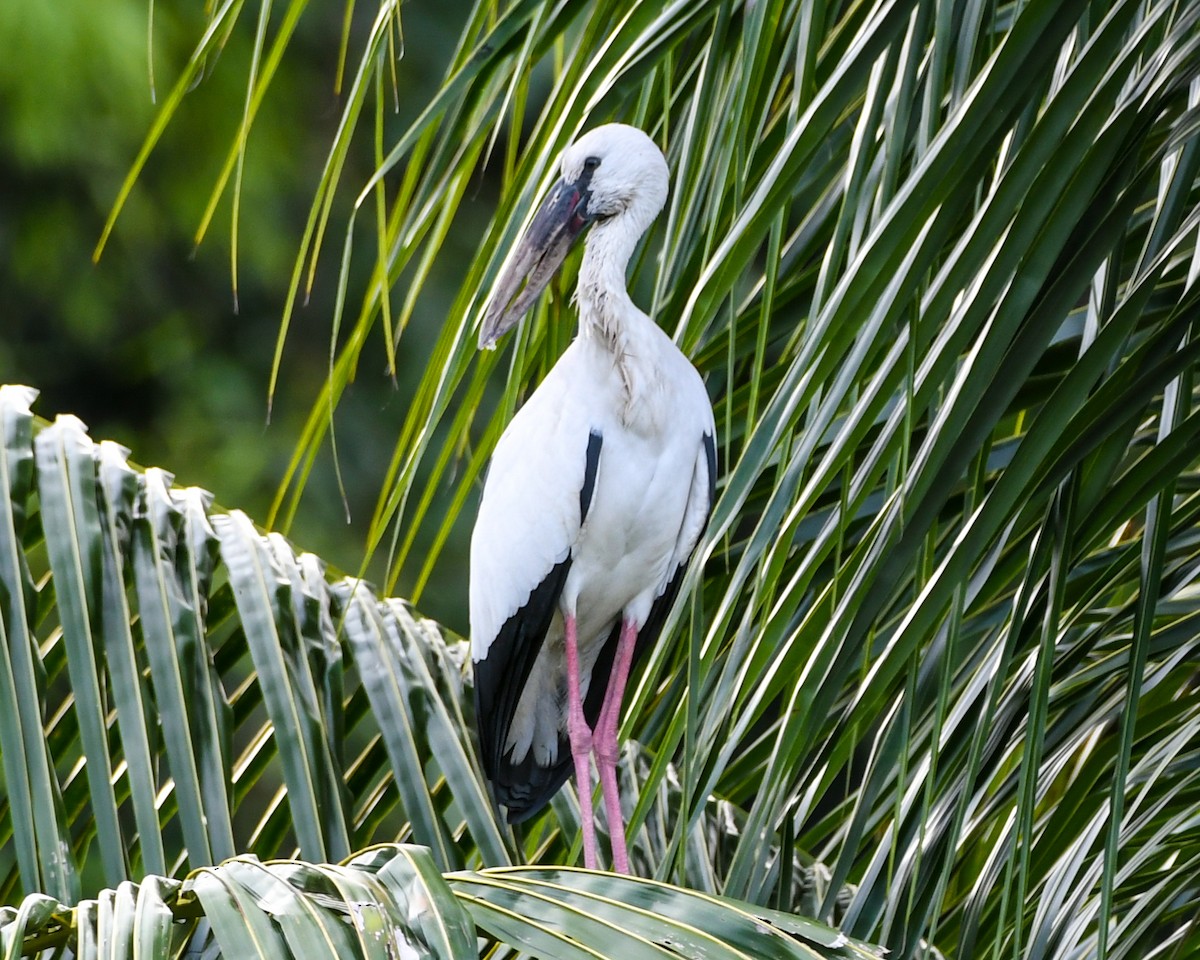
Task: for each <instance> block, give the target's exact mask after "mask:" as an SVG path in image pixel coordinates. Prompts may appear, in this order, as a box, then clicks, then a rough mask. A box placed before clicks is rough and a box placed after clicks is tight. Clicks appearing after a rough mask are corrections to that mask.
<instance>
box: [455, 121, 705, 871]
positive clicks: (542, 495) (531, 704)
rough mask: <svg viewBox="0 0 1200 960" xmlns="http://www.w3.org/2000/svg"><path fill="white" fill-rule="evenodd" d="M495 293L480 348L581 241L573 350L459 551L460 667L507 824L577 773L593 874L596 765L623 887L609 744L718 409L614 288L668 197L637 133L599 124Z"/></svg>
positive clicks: (683, 540)
mask: <svg viewBox="0 0 1200 960" xmlns="http://www.w3.org/2000/svg"><path fill="white" fill-rule="evenodd" d="M559 170H560V173H561V179H560V180H559V181H558V182H557V183H556V184H555V185H554V187H553V189H552V190H551V191H550V193H549V194H548V196H547V197H546V199H545V201H544V202H543V204H542V206H541V207H540V209H539V210H538V211H537V213H536V214H535V216H534V217H533V220H532V221H531V222H530V224H529V227H528V229H527V230H526V231H525V234H524V236H523V237H522V238H521V240H520V242H519V244H518V246H517V247H516V248H515V250H514V251H513V252H512V254H511V255H510V257H509V259H508V262H507V263H506V265H505V267H504V269H503V270H502V272H501V275H500V277H499V278H498V280H497V281H496V286H495V288H494V293H493V297H492V300H491V301H490V303H489V305H488V308H487V311H486V313H485V315H484V321H483V326H482V328H481V330H480V335H479V343H480V346H481V347H487V348H490V347H493V346H494V345H495V342H496V340H497V338H498V337H500V336H501V335H503V334H504V333H505V332H506V331H508V330H509V329H510V328H512V327H513V326H515V325H516V323H517V322H518V321H519V320H520V319H521V317H522V316H523V315H524V314H525V312H526V311H527V310H528V309H529V307H530V305H531V304H532V303H533V302H534V300H535V299H536V298H537V296H538V294H539V293H541V291H542V290H543V289H544V288H545V286H546V284H547V283H548V282H549V281H550V279H551V277H552V276H553V275H554V273H555V272H556V270H557V269H558V267H559V266H560V265H561V264H562V262H563V260H564V259H565V258H566V255H567V252H568V250H569V249H570V248H571V246H572V244H573V243H574V242H575V241H576V240H577V239H578V238H579V237H580V236H581V235H582V234H583V233H584V232H585V231H586V230H588V228H589V227H590V228H591V229H590V232H589V233H588V235H587V240H586V243H585V245H584V253H583V261H582V264H581V266H580V269H579V281H578V288H577V292H576V302H577V304H578V308H579V333H578V336H577V337H576V338H575V340H574V341H573V342H572V343H571V345H570V346H569V347H568V348H567V350H566V352H565V353H563V355H562V357H561V358H560V359H559V361H558V362H557V363H556V364H555V365H554V367H553V369H551V371H550V373H549V374H547V376H546V378H545V380H544V381H543V382H542V384H541V385H540V386H539V387H538V388H537V390H536V391H534V393H533V395H532V396H530V397H529V399H528V400H527V401H526V403H525V404H524V406H522V407H521V408H520V410H518V411H517V413H516V415H515V416H514V417H513V419H512V421H511V422H510V423H509V425H508V427H507V428H506V429H505V431H504V433H503V435H502V436H501V437H500V440H499V442H498V443H497V444H496V450H495V453H494V454H493V456H492V462H491V466H490V468H489V471H488V475H487V481H486V483H485V484H484V488H483V498H482V500H481V502H480V506H479V516H478V519H477V520H476V523H475V529H474V533H473V534H472V538H471V589H470V594H471V658H472V660H473V662H474V669H475V702H476V717H477V723H478V727H479V739H480V746H481V750H482V760H483V768H484V772H485V774H486V776H487V778H488V780H489V781H490V782H491V784H492V790H493V795H494V798H495V800H496V802H497V803H498V804H499V805H500V806H502V807H503V808H504V809H505V815H506V817H507V819H508V821H509V822H510V823H520V822H522V821H525V820H527V819H529V818H530V817H532V816H533V815H534V814H536V813H537V812H538V811H539V810H541V809H542V808H543V807H544V806H545V805H546V804H547V803H548V802H549V801H550V798H551V797H553V796H554V794H555V793H556V792H557V791H558V789H559V788H560V787H561V786H562V785H563V783H564V782H565V781H566V780H567V778H568V777H569V776H570V774H571V772H572V770H574V773H575V777H576V785H577V787H578V792H579V806H580V814H581V818H582V829H583V854H584V863H585V865H586V866H588V867H590V868H595V867H596V866H597V852H596V833H595V824H594V822H593V813H592V780H591V768H590V763H589V755H590V754H592V753H594V754H595V759H596V768H597V770H598V772H599V778H600V785H601V789H602V792H603V797H604V807H605V814H606V818H607V822H608V828H609V834H610V837H611V844H612V863H613V868H614V869H615V870H617V871H620V872H623V873H627V872H628V871H629V857H628V852H627V847H626V841H625V824H624V818H623V816H622V813H621V803H620V797H619V794H618V792H617V778H616V763H617V754H618V746H617V729H618V725H619V720H620V711H621V700H622V698H623V696H624V692H625V686H626V682H627V681H628V679H629V674H630V670H631V668H632V666H633V664H634V662H635V661H636V660H637V659H638V657H639V655H640V654H641V653H643V652H644V651H645V650H646V649H647V648H648V647H650V646H651V645H653V643H654V641H655V640H656V638H657V637H658V634H659V633H660V632H661V630H662V627H663V621H664V620H665V618H666V615H667V611H668V610H669V609H670V607H671V604H672V602H673V600H674V599H675V596H676V594H677V593H678V592H679V586H680V583H681V581H682V578H683V572H684V568H685V567H686V565H687V562H688V559H689V558H690V557H691V555H692V552H693V550H694V549H695V547H696V544H697V542H698V541H699V539H700V536H701V534H702V532H703V529H704V526H705V523H706V522H707V520H708V514H709V510H710V508H711V506H712V501H713V490H714V487H713V484H714V481H715V476H716V453H715V447H714V443H713V437H714V434H715V429H714V425H713V412H712V405H711V403H710V402H709V399H708V393H707V392H706V390H705V388H704V383H703V381H702V380H701V379H700V375H699V373H697V372H696V368H695V367H693V366H692V364H691V362H690V361H689V360H688V359H687V358H686V357H685V356H684V355H683V354H682V353H681V352H680V351H679V348H678V347H676V346H675V344H674V343H673V342H672V341H671V339H670V338H669V337H668V336H667V335H666V334H665V333H664V332H663V331H662V330H660V329H659V328H658V326H656V325H655V324H654V322H653V321H652V320H651V319H650V318H649V317H648V316H646V314H645V313H643V312H642V311H641V310H639V309H638V308H637V307H636V306H635V305H634V303H633V301H632V300H631V299H630V297H629V293H628V291H627V289H626V284H625V271H626V268H627V266H628V264H629V259H630V257H631V256H632V254H633V251H634V248H635V246H636V245H637V243H638V240H639V239H640V238H641V237H642V235H643V234H644V233H645V231H646V229H647V228H648V227H649V226H650V224H651V222H652V221H653V220H654V218H655V217H656V216H657V215H658V213H659V211H660V210H661V209H662V207H663V204H664V203H665V202H666V198H667V188H668V176H667V163H666V160H665V159H664V157H663V155H662V152H661V151H660V150H659V149H658V147H657V146H655V144H654V141H653V140H651V139H650V138H649V137H648V136H647V135H646V134H645V133H643V132H642V131H640V130H637V129H635V128H633V127H629V126H625V125H624V124H615V123H614V124H606V125H605V126H601V127H597V128H596V129H594V130H591V131H590V132H588V133H586V134H585V135H583V136H582V137H580V138H579V139H578V140H577V141H576V142H575V143H574V144H573V145H571V146H570V147H568V148H567V150H566V151H565V152H564V153H563V155H562V158H561V160H560V164H559Z"/></svg>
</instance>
